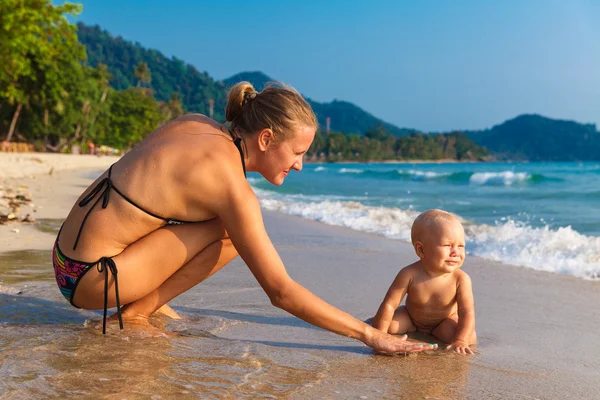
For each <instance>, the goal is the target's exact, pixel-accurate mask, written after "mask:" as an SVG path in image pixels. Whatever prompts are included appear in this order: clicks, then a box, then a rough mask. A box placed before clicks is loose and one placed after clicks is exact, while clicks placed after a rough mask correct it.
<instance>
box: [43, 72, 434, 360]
mask: <svg viewBox="0 0 600 400" xmlns="http://www.w3.org/2000/svg"><path fill="white" fill-rule="evenodd" d="M226 120H227V121H228V122H229V129H228V130H227V129H225V128H224V127H223V126H222V125H220V124H218V123H217V122H215V121H214V120H212V119H209V118H207V117H205V116H203V115H197V114H195V115H186V116H183V117H180V118H178V119H176V120H174V121H172V122H169V123H167V124H166V125H164V126H162V127H160V128H158V129H157V130H156V131H154V132H153V133H151V134H150V135H149V136H148V137H146V139H144V141H142V142H141V143H140V144H139V145H137V146H136V147H135V148H134V149H133V150H132V151H130V152H129V153H127V154H126V155H125V156H124V157H122V158H121V159H120V160H119V161H118V162H116V163H115V164H114V165H113V166H112V167H111V168H109V170H108V171H106V172H105V173H104V174H103V175H102V176H100V177H99V178H98V179H97V180H96V182H94V183H93V184H92V185H91V186H90V187H89V188H88V189H87V190H86V191H85V192H84V193H83V195H82V196H81V197H80V198H79V200H78V201H77V204H76V205H75V206H74V207H73V209H72V210H71V212H70V214H69V216H68V217H67V219H66V220H65V222H64V224H63V226H62V228H61V231H60V232H59V234H58V237H57V240H56V244H55V246H54V252H53V261H54V268H55V272H56V278H57V282H58V285H59V287H60V289H61V292H62V293H63V295H64V296H65V297H66V298H67V300H68V301H69V302H70V303H71V304H72V305H73V306H75V307H81V308H86V309H101V308H104V321H103V332H105V329H106V309H107V307H115V306H116V307H117V318H118V320H119V323H120V326H121V328H123V321H125V322H135V323H138V324H139V323H143V324H148V317H149V316H150V315H151V314H152V313H153V312H155V311H157V310H158V309H159V308H160V307H161V306H163V305H166V303H167V302H168V301H170V300H171V299H173V298H174V297H176V296H178V295H180V294H181V293H183V292H185V291H187V290H189V289H190V288H192V287H194V286H195V285H197V284H198V283H200V282H202V281H203V280H204V279H206V278H208V277H209V276H211V275H212V274H214V273H215V272H217V271H218V270H219V269H221V268H222V267H223V266H224V265H226V264H227V263H228V262H229V261H231V260H232V259H233V258H234V257H236V256H237V255H238V253H239V255H240V256H241V257H242V259H243V260H244V262H245V263H246V264H247V265H248V267H249V268H250V270H251V271H252V273H253V275H254V276H255V277H256V279H257V280H258V282H259V284H260V285H261V287H262V288H263V289H264V291H265V292H266V293H267V295H268V296H269V299H270V300H271V303H272V304H273V305H275V306H276V307H280V308H282V309H284V310H286V311H288V312H289V313H291V314H293V315H295V316H297V317H299V318H301V319H303V320H304V321H306V322H309V323H311V324H313V325H316V326H319V327H321V328H324V329H328V330H330V331H332V332H335V333H338V334H341V335H345V336H349V337H352V338H355V339H358V340H361V341H362V342H364V343H365V344H366V345H367V346H370V347H372V348H374V349H375V350H378V351H385V352H397V351H402V352H405V351H419V350H421V349H423V347H422V346H418V345H411V344H408V343H407V342H405V340H404V339H405V338H400V337H394V336H391V335H387V334H385V333H383V332H380V331H378V330H376V329H374V328H372V327H371V326H369V325H367V324H365V323H363V322H361V321H359V320H357V319H355V318H353V317H352V316H350V315H348V314H346V313H344V312H342V311H340V310H338V309H336V308H334V307H333V306H331V305H329V304H328V303H326V302H324V301H323V300H321V299H320V298H318V297H317V296H315V295H314V294H312V293H311V292H309V291H308V290H307V289H305V288H304V287H302V286H301V285H299V284H298V283H296V282H294V281H293V280H292V279H291V278H290V277H289V276H288V274H287V272H286V270H285V267H284V265H283V263H282V261H281V259H280V258H279V256H278V254H277V252H276V251H275V248H274V247H273V245H272V243H271V241H270V240H269V237H268V236H267V233H266V231H265V228H264V225H263V221H262V216H261V210H260V206H259V202H258V200H257V198H256V196H255V194H254V192H253V190H252V188H251V187H250V185H249V184H248V183H247V181H246V179H245V173H246V171H256V172H258V173H260V174H261V175H262V176H264V177H265V179H267V180H268V181H269V182H271V183H273V184H274V185H281V184H282V183H283V181H284V179H285V177H286V176H287V174H288V173H289V172H290V171H291V170H296V171H300V170H302V157H303V155H304V154H305V153H306V152H307V151H308V149H309V147H310V145H311V143H312V141H313V138H314V135H315V130H316V128H317V121H316V118H315V115H314V113H313V112H312V110H311V108H310V106H309V105H308V103H307V102H306V101H305V100H304V99H303V98H302V96H301V95H300V94H299V93H298V92H296V91H295V90H293V89H291V88H289V87H284V86H282V87H268V88H266V89H265V90H263V91H262V92H260V93H258V92H256V91H255V90H254V88H253V87H252V85H251V84H249V83H247V82H242V83H239V84H237V85H236V86H234V87H233V88H232V89H231V91H230V92H229V95H228V103H227V109H226ZM79 260H89V261H79ZM94 260H95V261H94ZM121 304H123V305H124V306H123V308H122V309H121V307H120V305H121ZM165 307H167V310H170V309H168V306H165ZM111 319H114V316H113V317H111Z"/></svg>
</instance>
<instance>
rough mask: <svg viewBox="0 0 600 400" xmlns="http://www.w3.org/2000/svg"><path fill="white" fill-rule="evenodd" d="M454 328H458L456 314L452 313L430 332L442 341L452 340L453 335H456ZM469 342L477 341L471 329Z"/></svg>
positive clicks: (474, 342)
mask: <svg viewBox="0 0 600 400" xmlns="http://www.w3.org/2000/svg"><path fill="white" fill-rule="evenodd" d="M456 328H458V314H452V315H451V316H449V317H448V318H446V319H445V320H443V321H442V322H440V324H439V325H438V326H436V327H435V329H434V330H433V331H432V332H431V334H432V335H433V336H435V337H436V338H438V339H440V340H441V341H442V342H444V343H448V344H450V343H452V342H454V336H455V335H456ZM468 342H469V344H476V343H477V334H476V333H475V331H473V334H472V335H471V338H470V340H469V341H468Z"/></svg>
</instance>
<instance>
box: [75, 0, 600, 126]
mask: <svg viewBox="0 0 600 400" xmlns="http://www.w3.org/2000/svg"><path fill="white" fill-rule="evenodd" d="M74 2H78V3H81V4H83V12H82V14H80V15H79V16H78V17H77V18H76V20H80V21H83V22H85V23H87V24H98V25H100V26H101V27H102V28H103V29H106V30H108V31H109V32H110V33H112V34H113V35H119V36H122V37H123V38H125V39H127V40H131V41H136V42H139V43H140V44H141V45H143V46H145V47H149V48H154V49H157V50H159V51H161V52H162V53H164V54H165V55H167V56H176V57H178V58H180V59H182V60H184V61H186V62H188V63H190V64H192V65H194V66H196V67H197V68H198V69H199V70H200V71H207V72H208V73H209V74H210V75H211V76H212V77H213V78H215V79H224V78H227V77H229V76H231V75H233V74H235V73H238V72H242V71H257V70H258V71H262V72H264V73H265V74H267V75H269V76H270V77H272V78H274V79H277V80H281V81H283V82H286V83H288V84H291V85H293V86H295V87H296V88H297V89H298V90H300V91H301V92H302V93H303V94H304V95H306V96H308V97H310V98H312V99H314V100H317V101H331V100H333V99H339V100H347V101H350V102H353V103H355V104H356V105H358V106H360V107H362V108H364V109H365V110H366V111H368V112H370V113H372V114H373V115H375V116H377V117H379V118H382V119H384V120H386V121H388V122H391V123H393V124H395V125H398V126H400V127H409V128H417V129H421V130H424V131H448V130H453V129H481V128H486V127H491V126H493V125H495V124H498V123H501V122H503V121H505V120H507V119H510V118H513V117H515V116H517V115H519V114H523V113H538V114H542V115H544V116H548V117H551V118H560V119H571V120H576V121H579V122H585V123H590V122H591V123H595V124H597V125H599V126H600V1H594V0H589V1H583V0H582V1H579V0H564V1H562V0H561V1H555V0H539V1H534V0H531V1H529V0H522V1H513V0H504V1H461V0H455V1H429V0H422V1H416V0H415V1H400V0H396V1H393V0H392V1H387V0H382V1H354V0H344V1H341V0H331V1H325V0H322V1H317V0H303V1H284V0H279V1H275V0H269V1H267V0H265V1H248V0H246V1H233V0H222V1H202V0H196V1H192V0H178V1H172V2H165V1H154V0H145V1H141V0H128V1H116V0H84V1H76V0H75V1H74Z"/></svg>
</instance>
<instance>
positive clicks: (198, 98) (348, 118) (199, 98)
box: [77, 22, 416, 136]
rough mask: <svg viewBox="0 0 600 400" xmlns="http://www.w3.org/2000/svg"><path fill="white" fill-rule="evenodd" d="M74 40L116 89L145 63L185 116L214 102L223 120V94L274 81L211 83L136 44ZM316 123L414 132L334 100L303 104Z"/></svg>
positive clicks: (254, 75)
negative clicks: (311, 111) (100, 66)
mask: <svg viewBox="0 0 600 400" xmlns="http://www.w3.org/2000/svg"><path fill="white" fill-rule="evenodd" d="M77 27H78V36H79V41H80V42H81V43H82V44H83V45H84V46H85V47H86V51H87V56H88V63H89V64H90V65H91V66H96V65H98V64H100V63H102V64H106V65H107V67H108V71H109V72H110V73H111V74H112V79H111V85H112V86H113V87H114V88H115V89H118V90H122V89H126V88H128V87H130V86H136V85H137V84H138V79H137V78H136V77H135V68H136V67H137V66H138V65H139V64H140V63H141V62H145V63H146V64H147V65H148V68H149V69H150V74H151V79H152V80H151V82H150V84H149V87H150V88H151V89H153V90H154V92H155V93H154V95H155V97H156V99H157V100H160V101H168V100H169V98H170V97H171V95H172V94H173V92H178V93H179V96H180V98H181V100H182V102H183V106H184V108H185V109H186V110H187V111H189V112H199V113H202V114H209V99H213V100H214V117H215V118H216V119H218V120H221V121H223V120H224V119H225V118H224V109H225V104H226V101H227V89H228V88H230V87H231V86H233V85H234V84H236V83H237V82H241V81H244V80H247V81H249V82H251V83H252V84H253V85H254V87H256V88H257V90H261V89H262V88H263V87H264V86H265V84H266V83H267V82H271V81H273V79H271V78H270V77H268V76H267V75H265V74H263V73H262V72H242V73H239V74H236V75H234V76H232V77H231V78H228V79H225V80H224V81H223V82H220V81H216V80H215V79H213V78H212V77H210V76H209V75H208V73H207V72H200V71H198V70H197V69H196V68H195V67H194V66H192V65H190V64H186V63H185V62H184V61H182V60H180V59H178V58H176V57H173V58H168V57H166V56H164V55H163V54H162V53H160V52H159V51H157V50H150V49H146V48H144V47H142V46H141V45H140V44H139V43H133V42H130V41H127V40H124V39H123V38H122V37H120V36H117V37H113V36H112V35H111V34H110V33H108V32H107V31H105V30H102V29H101V28H100V27H99V26H97V25H96V26H87V25H85V24H83V23H81V22H80V23H78V24H77ZM308 101H309V103H310V104H311V106H312V107H313V109H314V111H315V114H317V117H318V119H319V125H320V126H321V128H322V129H324V128H325V126H326V121H325V119H326V118H327V117H330V118H331V130H332V131H339V132H345V133H358V134H364V133H365V132H367V131H368V130H369V129H371V128H373V127H374V126H376V125H381V126H383V127H384V128H385V129H386V130H387V131H388V132H390V133H392V134H393V135H396V136H406V135H409V134H411V133H415V132H416V131H415V130H413V129H401V128H398V127H396V126H394V125H392V124H389V123H386V122H384V121H382V120H380V119H378V118H376V117H374V116H373V115H371V114H369V113H367V112H366V111H364V110H362V109H361V108H359V107H357V106H355V105H354V104H352V103H348V102H345V101H333V102H330V103H319V102H315V101H312V100H310V99H308Z"/></svg>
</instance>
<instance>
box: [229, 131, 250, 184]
mask: <svg viewBox="0 0 600 400" xmlns="http://www.w3.org/2000/svg"><path fill="white" fill-rule="evenodd" d="M227 131H228V132H229V136H231V138H232V139H233V144H235V147H237V149H238V151H239V152H240V157H241V159H242V168H244V176H246V160H244V150H243V149H242V138H241V137H239V136H237V135H236V134H235V132H234V130H233V129H232V128H231V126H230V127H229V129H228V130H227Z"/></svg>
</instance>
